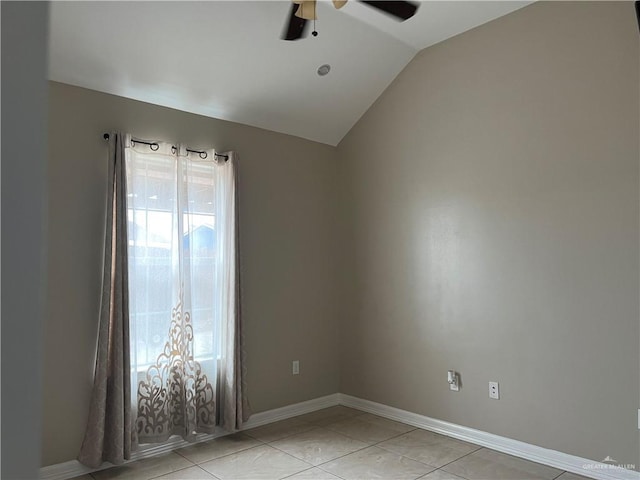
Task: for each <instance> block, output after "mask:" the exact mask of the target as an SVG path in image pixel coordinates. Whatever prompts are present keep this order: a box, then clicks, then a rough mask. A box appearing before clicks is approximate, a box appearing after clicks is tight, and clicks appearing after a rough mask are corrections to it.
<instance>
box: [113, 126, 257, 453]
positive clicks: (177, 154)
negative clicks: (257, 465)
mask: <svg viewBox="0 0 640 480" xmlns="http://www.w3.org/2000/svg"><path fill="white" fill-rule="evenodd" d="M125 158H126V170H127V187H128V194H127V227H128V245H129V250H128V260H129V282H130V285H129V292H130V317H131V318H130V331H131V338H130V345H131V382H132V385H131V390H132V393H133V397H134V398H135V404H136V420H135V429H136V433H137V436H138V441H139V443H156V442H162V441H165V440H166V439H167V438H169V437H170V436H172V435H180V436H181V437H183V438H184V439H186V440H188V441H193V440H195V435H196V433H200V432H202V433H212V432H213V431H214V429H215V428H216V426H217V425H220V426H222V427H223V428H225V429H227V430H231V431H232V430H235V429H237V428H239V427H240V426H241V424H242V422H243V421H246V419H247V418H248V413H249V409H248V405H247V402H246V395H245V394H244V391H245V387H244V371H243V361H242V360H243V350H242V331H241V323H240V308H239V306H240V303H239V292H240V291H239V264H238V248H237V242H238V230H237V189H236V162H237V160H236V159H235V158H234V155H233V154H228V155H227V159H225V158H223V157H217V156H216V155H215V152H214V151H213V150H208V151H203V152H196V153H194V152H190V151H188V150H187V149H186V147H185V146H183V145H178V146H172V145H171V144H167V143H162V142H158V143H153V144H152V145H148V144H145V143H141V142H135V141H132V140H131V139H128V143H127V148H126V152H125Z"/></svg>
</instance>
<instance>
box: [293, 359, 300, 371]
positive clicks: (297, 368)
mask: <svg viewBox="0 0 640 480" xmlns="http://www.w3.org/2000/svg"><path fill="white" fill-rule="evenodd" d="M292 373H293V375H298V374H299V373H300V360H294V361H293V365H292Z"/></svg>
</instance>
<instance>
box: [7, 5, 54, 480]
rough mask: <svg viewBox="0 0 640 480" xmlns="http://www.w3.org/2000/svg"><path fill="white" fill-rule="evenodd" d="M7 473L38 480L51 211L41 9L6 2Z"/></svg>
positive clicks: (44, 12) (10, 479) (44, 15)
mask: <svg viewBox="0 0 640 480" xmlns="http://www.w3.org/2000/svg"><path fill="white" fill-rule="evenodd" d="M1 5H2V6H1V7H0V11H1V16H2V206H3V208H2V360H1V363H2V469H1V472H0V477H2V478H3V479H7V480H14V479H27V480H31V479H34V478H37V477H38V474H37V470H38V467H39V466H40V448H39V446H40V432H41V415H40V411H41V405H42V383H41V371H42V323H43V322H42V320H43V316H44V310H45V307H44V298H45V282H44V280H45V279H44V277H45V269H46V255H45V239H44V229H45V225H46V218H47V212H46V208H45V202H46V181H45V179H46V159H47V101H48V99H47V88H48V85H47V80H46V76H47V31H48V20H49V6H48V5H47V4H46V3H44V2H2V4H1Z"/></svg>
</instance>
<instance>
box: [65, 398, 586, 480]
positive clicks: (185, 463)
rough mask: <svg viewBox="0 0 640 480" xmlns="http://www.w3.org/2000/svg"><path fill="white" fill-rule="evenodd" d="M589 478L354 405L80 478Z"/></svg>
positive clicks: (87, 479)
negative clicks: (430, 430) (365, 411)
mask: <svg viewBox="0 0 640 480" xmlns="http://www.w3.org/2000/svg"><path fill="white" fill-rule="evenodd" d="M281 478H286V479H290V480H305V479H306V480H330V479H331V480H336V479H337V480H340V479H343V480H361V479H389V480H403V479H407V480H413V479H423V480H460V479H463V480H464V479H467V480H500V479H507V480H524V479H540V480H556V479H557V480H584V479H586V477H580V476H578V475H574V474H571V473H567V472H563V471H561V470H557V469H555V468H551V467H548V466H546V465H540V464H538V463H533V462H529V461H527V460H522V459H519V458H516V457H512V456H509V455H505V454H503V453H499V452H496V451H493V450H489V449H486V448H482V447H479V446H477V445H473V444H470V443H466V442H462V441H460V440H455V439H453V438H449V437H445V436H442V435H438V434H435V433H431V432H428V431H426V430H422V429H419V428H414V427H412V426H409V425H405V424H403V423H398V422H394V421H391V420H387V419H385V418H381V417H377V416H375V415H371V414H368V413H364V412H361V411H358V410H354V409H351V408H347V407H342V406H338V407H331V408H327V409H324V410H319V411H317V412H313V413H309V414H307V415H301V416H299V417H294V418H290V419H288V420H283V421H281V422H276V423H272V424H269V425H265V426H262V427H258V428H254V429H252V430H246V431H244V432H242V433H237V434H234V435H229V436H226V437H221V438H217V439H215V440H212V441H210V442H206V443H200V444H196V445H192V446H189V447H186V448H183V449H180V450H176V451H174V452H171V453H169V454H166V455H161V456H158V457H152V458H146V459H144V460H139V461H136V462H132V463H129V464H126V465H123V466H120V467H114V468H111V469H108V470H102V471H99V472H95V473H93V474H91V475H84V476H82V477H77V479H76V480H112V479H113V480H116V479H117V480H151V479H157V480H216V479H217V480H241V479H247V480H258V479H281Z"/></svg>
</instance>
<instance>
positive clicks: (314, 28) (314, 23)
mask: <svg viewBox="0 0 640 480" xmlns="http://www.w3.org/2000/svg"><path fill="white" fill-rule="evenodd" d="M311 35H313V36H314V37H317V36H318V32H317V31H316V19H315V18H314V19H313V32H311Z"/></svg>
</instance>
